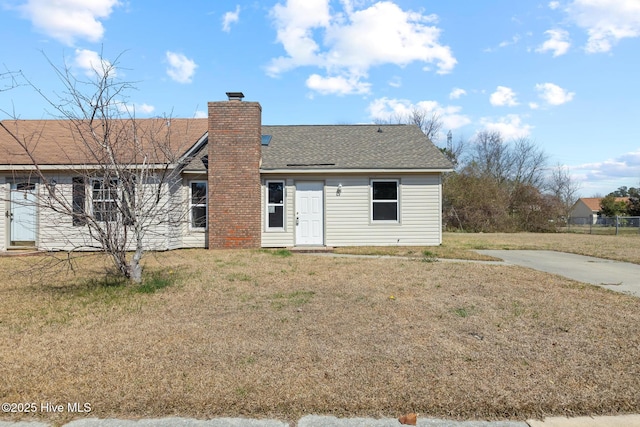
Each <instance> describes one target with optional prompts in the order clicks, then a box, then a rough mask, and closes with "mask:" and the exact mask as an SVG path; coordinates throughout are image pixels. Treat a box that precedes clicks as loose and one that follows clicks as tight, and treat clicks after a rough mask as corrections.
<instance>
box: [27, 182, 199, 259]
mask: <svg viewBox="0 0 640 427" xmlns="http://www.w3.org/2000/svg"><path fill="white" fill-rule="evenodd" d="M52 178H55V179H56V181H57V185H56V189H55V191H56V193H57V194H58V195H59V196H60V197H64V198H65V199H66V200H67V201H68V203H69V204H70V203H71V202H72V199H73V181H72V179H73V177H72V176H70V175H69V176H65V175H56V176H52ZM164 185H168V184H164ZM38 187H40V191H46V190H44V188H43V186H38ZM92 191H93V187H92V184H90V183H88V184H87V191H86V197H87V199H88V200H87V204H86V206H90V204H91V201H90V200H89V199H90V198H91V192H92ZM164 193H165V196H164V197H166V198H167V199H165V200H163V201H161V202H160V203H161V204H162V203H167V205H166V206H170V204H169V200H168V197H170V196H169V194H168V193H167V192H164ZM182 206H184V205H182ZM169 210H170V209H166V211H167V212H166V213H163V214H160V215H159V216H158V217H157V218H155V219H154V221H153V224H152V225H151V226H150V227H149V229H148V232H147V233H146V234H145V237H144V245H145V247H146V248H147V249H148V250H166V249H169V248H171V246H170V242H169V236H171V235H172V232H171V227H172V225H170V223H171V221H170V220H169V214H170V213H169V212H168V211H169ZM38 225H39V226H38V248H39V249H43V250H96V249H99V248H98V243H97V242H96V241H95V240H94V239H93V238H92V237H91V235H90V234H89V229H88V227H87V226H78V225H73V219H72V217H71V216H70V215H64V214H60V213H57V212H54V211H53V210H51V209H46V208H44V207H41V208H40V209H39V210H38ZM201 234H202V233H201ZM131 244H132V245H133V242H131ZM173 244H174V245H175V242H174V243H173ZM131 247H132V248H133V246H131Z"/></svg>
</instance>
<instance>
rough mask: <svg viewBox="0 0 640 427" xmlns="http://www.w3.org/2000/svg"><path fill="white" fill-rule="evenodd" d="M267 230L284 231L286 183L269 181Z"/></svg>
mask: <svg viewBox="0 0 640 427" xmlns="http://www.w3.org/2000/svg"><path fill="white" fill-rule="evenodd" d="M266 209H267V214H266V221H267V229H268V230H284V181H267V206H266Z"/></svg>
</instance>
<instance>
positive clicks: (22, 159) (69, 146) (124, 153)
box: [0, 118, 208, 165]
mask: <svg viewBox="0 0 640 427" xmlns="http://www.w3.org/2000/svg"><path fill="white" fill-rule="evenodd" d="M102 123H103V122H100V121H95V122H94V125H93V130H94V134H93V135H95V137H91V135H92V133H91V129H92V125H91V124H90V123H89V122H88V121H78V122H75V121H69V120H4V121H2V122H0V164H5V165H31V164H33V161H32V160H31V159H30V158H29V156H28V155H27V151H26V150H28V151H29V152H30V153H31V154H32V155H33V158H34V159H35V161H36V162H37V163H38V164H40V165H69V164H75V165H78V164H80V165H81V164H86V165H92V164H100V163H103V162H104V160H103V159H104V156H105V155H106V151H105V150H104V149H103V147H102V146H101V144H100V143H101V141H102V138H104V136H105V134H108V135H109V137H110V141H111V146H112V147H113V151H114V154H115V155H116V157H118V161H119V162H130V163H141V162H142V160H143V158H144V159H145V161H146V162H149V163H164V162H166V161H173V160H175V159H177V158H178V157H180V156H182V155H183V154H184V153H185V152H186V151H187V150H188V149H189V148H191V147H192V146H193V145H194V144H195V143H196V142H197V141H198V140H199V139H200V138H201V137H202V136H203V135H204V134H205V133H206V132H207V127H208V124H207V119H170V120H169V119H165V118H157V119H138V120H110V121H108V122H104V123H109V126H110V128H109V129H108V132H105V131H104V130H103V128H102ZM16 139H17V140H19V141H20V143H18V141H16ZM25 148H26V149H25Z"/></svg>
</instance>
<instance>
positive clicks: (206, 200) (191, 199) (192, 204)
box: [189, 179, 209, 231]
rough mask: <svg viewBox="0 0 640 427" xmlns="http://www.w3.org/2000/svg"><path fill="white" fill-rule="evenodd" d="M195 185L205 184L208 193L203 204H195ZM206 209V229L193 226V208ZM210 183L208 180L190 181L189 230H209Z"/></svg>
mask: <svg viewBox="0 0 640 427" xmlns="http://www.w3.org/2000/svg"><path fill="white" fill-rule="evenodd" d="M193 184H204V185H205V188H206V191H205V197H204V204H203V203H195V204H194V203H193V187H192V185H193ZM194 207H196V208H198V207H200V208H202V207H203V208H204V212H205V215H204V227H196V226H194V225H193V208H194ZM208 213H209V182H208V181H207V180H206V179H193V180H190V181H189V230H191V231H206V230H207V229H208V228H209V215H208Z"/></svg>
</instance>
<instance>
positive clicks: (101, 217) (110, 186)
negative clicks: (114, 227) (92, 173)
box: [91, 178, 118, 221]
mask: <svg viewBox="0 0 640 427" xmlns="http://www.w3.org/2000/svg"><path fill="white" fill-rule="evenodd" d="M91 189H92V192H91V205H92V209H93V217H94V218H95V220H96V221H116V220H117V219H118V180H117V179H102V178H100V179H92V180H91Z"/></svg>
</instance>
